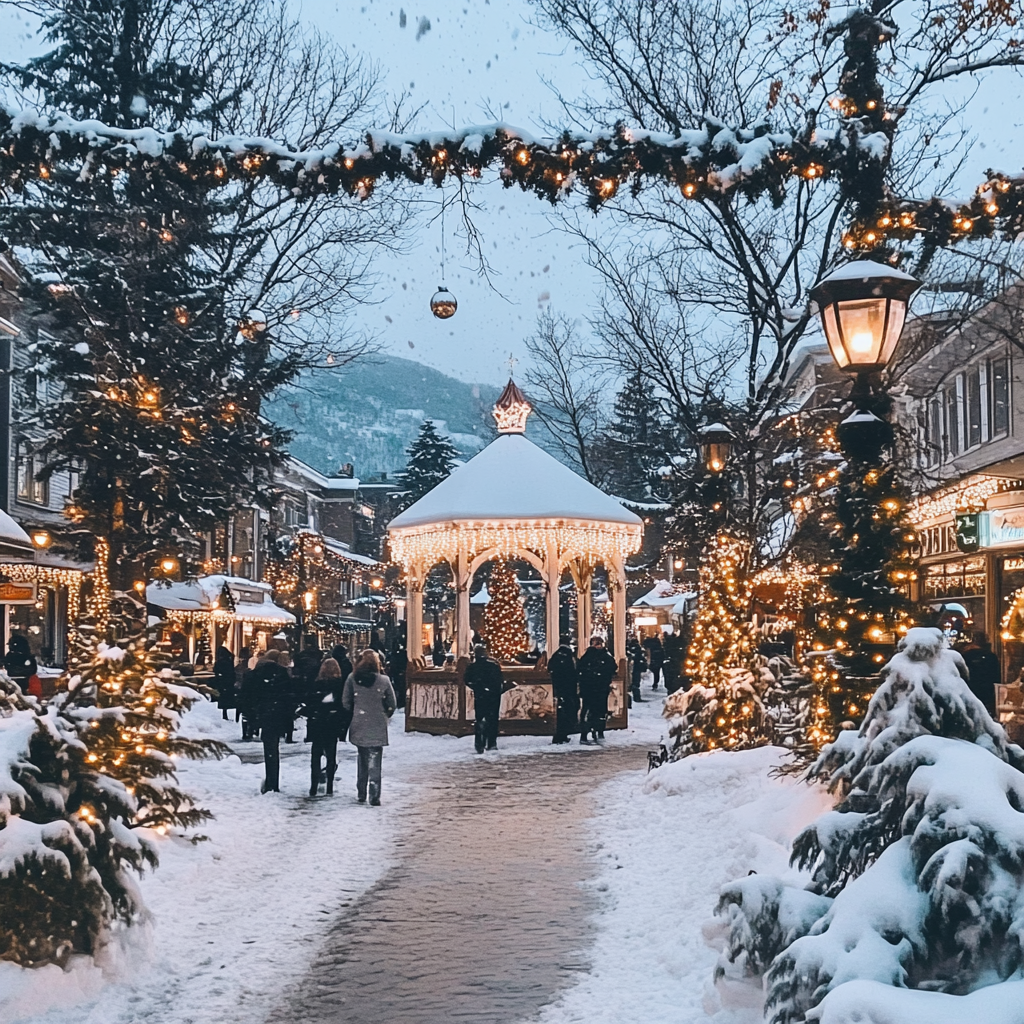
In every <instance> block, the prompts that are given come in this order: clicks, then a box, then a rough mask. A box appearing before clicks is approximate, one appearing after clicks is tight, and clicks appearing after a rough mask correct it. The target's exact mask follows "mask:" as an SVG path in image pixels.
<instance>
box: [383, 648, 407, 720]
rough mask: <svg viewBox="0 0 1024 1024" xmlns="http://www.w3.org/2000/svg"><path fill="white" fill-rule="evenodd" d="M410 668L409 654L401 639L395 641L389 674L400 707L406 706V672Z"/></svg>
mask: <svg viewBox="0 0 1024 1024" xmlns="http://www.w3.org/2000/svg"><path fill="white" fill-rule="evenodd" d="M408 670H409V655H408V654H407V653H406V651H405V648H404V647H403V646H402V644H401V641H399V640H396V641H395V647H394V650H392V652H391V660H390V662H389V664H388V675H390V676H391V685H392V686H393V687H394V688H395V700H396V702H397V703H398V706H399V707H400V708H404V707H405V673H406V672H407V671H408Z"/></svg>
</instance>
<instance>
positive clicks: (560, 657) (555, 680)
mask: <svg viewBox="0 0 1024 1024" xmlns="http://www.w3.org/2000/svg"><path fill="white" fill-rule="evenodd" d="M548 672H549V673H550V674H551V691H552V695H553V696H554V699H555V735H554V738H553V739H552V740H551V742H552V743H568V742H569V736H570V735H571V734H572V733H574V732H578V731H579V724H578V719H579V713H580V691H579V674H578V673H577V671H576V656H575V655H574V654H573V651H572V646H571V643H570V640H569V638H568V637H567V636H563V637H562V638H561V643H560V644H559V646H558V650H557V651H555V653H554V654H552V655H551V660H550V661H549V662H548Z"/></svg>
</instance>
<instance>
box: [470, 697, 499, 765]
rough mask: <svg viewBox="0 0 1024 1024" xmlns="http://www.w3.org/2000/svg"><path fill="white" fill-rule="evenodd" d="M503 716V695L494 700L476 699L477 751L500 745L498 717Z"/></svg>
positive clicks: (480, 751)
mask: <svg viewBox="0 0 1024 1024" xmlns="http://www.w3.org/2000/svg"><path fill="white" fill-rule="evenodd" d="M500 716H501V695H500V694H499V695H498V699H497V700H494V699H493V698H492V699H491V700H480V699H479V698H477V701H476V728H475V730H474V732H475V736H476V752H477V753H478V754H481V753H483V751H484V749H485V748H486V749H487V750H494V749H495V748H496V747H497V746H498V719H499V717H500Z"/></svg>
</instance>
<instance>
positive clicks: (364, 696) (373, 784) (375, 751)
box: [341, 650, 395, 807]
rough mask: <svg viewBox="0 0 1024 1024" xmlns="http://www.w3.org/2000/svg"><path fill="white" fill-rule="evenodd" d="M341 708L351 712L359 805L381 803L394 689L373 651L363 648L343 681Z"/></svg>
mask: <svg viewBox="0 0 1024 1024" xmlns="http://www.w3.org/2000/svg"><path fill="white" fill-rule="evenodd" d="M341 703H342V707H344V709H345V710H346V711H348V712H351V714H352V724H351V725H350V726H349V730H348V738H349V742H350V743H352V744H353V745H354V746H355V748H356V749H357V750H358V752H359V768H358V775H357V776H356V796H357V797H358V799H359V802H360V803H361V804H363V803H366V797H367V795H369V797H370V806H371V807H377V806H379V805H380V782H381V779H380V776H381V761H382V760H383V757H384V748H385V747H386V746H387V745H388V722H389V720H390V719H391V716H392V715H393V714H394V713H395V691H394V689H393V688H392V686H391V680H390V679H388V677H387V676H386V675H384V674H383V673H382V672H381V670H380V658H378V657H377V652H376V651H370V650H367V651H363V653H362V654H360V655H359V661H358V662H357V663H356V667H355V669H353V671H352V674H351V675H350V676H349V677H348V679H346V680H345V689H344V691H343V692H342V700H341Z"/></svg>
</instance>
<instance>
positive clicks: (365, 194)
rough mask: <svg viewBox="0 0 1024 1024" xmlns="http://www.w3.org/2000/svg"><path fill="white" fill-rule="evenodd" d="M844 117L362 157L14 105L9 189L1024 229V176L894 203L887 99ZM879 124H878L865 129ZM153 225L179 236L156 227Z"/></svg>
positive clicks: (894, 231) (5, 114) (452, 144)
mask: <svg viewBox="0 0 1024 1024" xmlns="http://www.w3.org/2000/svg"><path fill="white" fill-rule="evenodd" d="M879 45H880V44H879ZM868 102H872V101H868ZM833 112H834V115H835V117H836V126H835V128H834V129H833V130H827V131H822V130H821V129H822V127H824V126H823V125H820V124H817V125H814V124H812V123H811V122H810V119H809V120H808V123H806V124H805V125H804V126H801V127H800V128H798V129H791V130H772V129H771V128H770V127H769V126H768V125H766V124H762V125H758V126H756V127H754V128H745V127H742V126H735V125H734V126H728V125H724V124H722V123H721V122H718V121H715V120H713V119H710V118H709V119H707V120H706V121H704V122H703V123H699V124H697V125H694V126H693V127H692V128H689V129H685V130H682V131H681V132H680V133H679V135H678V136H670V135H667V134H663V133H656V132H649V131H642V130H638V129H630V128H627V127H624V126H618V127H616V128H615V129H614V130H612V131H606V132H587V133H584V132H569V131H566V132H563V133H562V134H561V135H560V136H558V137H557V138H554V139H537V138H534V137H533V136H531V135H530V134H529V133H527V132H524V131H521V130H519V129H516V128H512V127H510V126H508V125H505V124H493V125H485V126H475V127H470V128H466V129H463V130H461V131H453V132H450V133H444V137H442V138H439V137H438V133H429V134H423V135H414V134H410V135H395V134H392V133H389V132H370V133H369V134H368V135H367V136H366V137H365V139H364V140H363V142H362V143H361V144H359V145H357V146H354V147H352V148H345V146H344V145H343V144H342V143H340V142H339V143H333V144H329V145H325V146H323V147H320V148H317V149H316V150H310V151H303V150H298V149H293V148H291V147H289V146H287V145H284V144H277V143H270V142H267V141H266V140H263V139H255V138H254V139H251V140H240V139H238V138H237V137H233V138H231V139H230V140H229V139H223V140H214V139H209V138H207V137H205V136H201V135H195V136H193V135H191V134H189V133H188V132H185V131H178V132H157V131H154V130H153V129H148V128H146V129H134V130H128V129H118V128H112V127H107V126H104V125H101V124H98V123H97V122H95V121H89V122H87V123H86V122H79V121H76V120H75V119H73V118H71V117H69V116H67V115H61V114H58V115H47V114H44V113H41V112H32V111H13V110H10V109H3V110H0V180H3V181H4V183H5V184H6V185H7V186H8V187H9V188H10V189H11V190H12V191H19V190H21V189H23V188H25V186H26V185H27V184H28V183H29V182H31V181H32V180H43V181H48V180H50V179H52V178H53V177H54V176H55V175H73V176H75V177H76V179H77V180H79V181H81V182H83V183H87V182H88V181H89V179H90V178H95V177H98V176H114V175H116V174H119V173H122V172H130V173H137V174H141V175H151V174H153V173H155V172H159V173H161V174H164V175H167V176H169V177H172V178H174V177H177V178H180V179H182V180H183V181H186V180H187V181H188V182H190V183H192V184H194V183H196V182H198V183H200V184H201V185H204V186H205V187H206V188H208V189H210V190H213V189H217V188H221V187H224V186H226V185H228V184H230V183H232V182H234V181H238V180H245V181H252V180H257V179H266V180H269V181H272V182H273V183H274V184H276V185H277V186H278V187H279V188H281V189H282V190H285V191H288V192H290V193H291V194H292V195H294V196H296V197H300V198H308V197H312V196H316V195H333V194H336V193H338V192H343V193H345V194H347V195H349V196H352V197H353V198H356V199H359V200H366V199H368V198H369V197H370V196H371V195H372V194H373V191H374V186H375V184H376V182H377V181H378V180H380V179H387V180H389V181H394V180H397V179H405V180H407V181H411V182H414V183H416V184H424V183H426V182H428V181H429V182H431V183H433V184H434V185H435V186H437V187H440V186H442V185H443V184H444V183H445V182H446V181H447V180H449V179H455V180H456V181H463V180H466V179H476V178H479V177H480V176H481V174H482V172H483V171H484V170H485V169H487V168H496V169H497V171H498V175H499V178H500V180H501V182H502V184H503V185H505V187H509V188H510V187H519V188H521V189H522V190H524V191H529V192H533V193H535V194H536V195H538V196H540V197H542V198H545V199H547V200H549V201H550V202H552V203H555V202H558V201H560V200H563V199H565V198H566V197H567V196H568V195H569V194H570V193H572V192H574V191H577V190H578V191H582V192H584V193H585V195H586V202H587V205H588V206H590V207H591V208H592V209H594V210H597V209H599V208H600V207H601V206H602V205H603V204H604V203H606V202H608V201H610V200H611V199H613V198H614V197H615V196H616V195H617V194H618V193H619V192H620V191H621V190H622V189H623V188H627V189H628V190H629V192H630V193H631V194H632V195H636V194H637V193H638V192H639V191H640V190H641V189H642V188H643V186H644V184H645V183H647V182H650V181H660V182H663V183H665V184H668V185H671V186H673V187H675V188H677V189H678V190H679V194H680V195H681V196H682V197H683V198H684V199H688V200H693V201H698V202H699V201H703V200H709V201H720V200H721V199H723V198H728V197H733V196H736V197H740V198H742V199H745V200H750V201H753V200H757V199H760V198H762V197H767V198H768V199H769V200H770V201H771V202H772V203H773V204H775V205H779V204H780V203H781V202H782V201H783V199H784V197H785V194H786V192H787V190H788V189H789V188H790V187H791V186H792V185H793V183H795V182H797V181H802V182H807V183H817V182H822V181H827V180H830V179H836V180H837V182H838V186H839V188H840V189H841V190H842V191H843V192H845V193H846V194H848V195H849V196H850V197H851V198H853V199H854V200H855V202H854V206H855V208H856V209H857V211H858V213H857V216H856V217H855V219H854V220H853V221H852V223H851V224H850V225H849V227H848V229H847V230H846V232H845V234H844V236H843V244H844V245H845V246H846V248H847V249H849V250H851V251H858V252H860V251H870V250H873V249H877V248H880V247H885V246H887V245H889V244H890V243H891V242H893V241H902V242H909V241H912V240H917V241H920V242H922V243H924V244H925V245H926V246H929V247H931V246H948V245H950V244H954V243H957V242H960V241H964V240H968V239H977V238H987V237H991V236H993V235H996V234H999V235H1000V236H1001V237H1003V238H1006V239H1008V240H1009V239H1013V238H1015V237H1017V236H1018V235H1019V234H1020V232H1021V231H1022V230H1024V176H1009V175H1004V174H994V173H993V174H991V175H990V176H989V177H988V178H987V179H986V180H985V181H984V182H982V183H981V184H979V185H978V187H977V189H976V190H975V193H974V195H973V196H972V197H971V198H970V199H969V200H967V201H966V202H963V203H960V204H958V205H955V204H949V203H947V202H945V201H942V200H939V199H929V200H915V199H909V198H907V199H900V198H892V197H890V196H889V195H888V194H887V192H886V190H885V189H884V188H883V187H882V186H881V182H882V180H883V179H884V175H885V169H886V167H887V166H888V161H889V154H890V151H891V141H892V139H891V136H892V135H893V133H894V132H895V123H894V121H893V119H892V118H891V117H889V114H888V111H886V110H885V109H884V104H882V103H881V102H879V101H875V107H873V108H867V107H866V104H861V103H856V102H853V101H852V100H851V99H850V98H846V99H845V100H843V101H842V102H841V103H840V104H839V105H838V106H837V107H835V108H833ZM868 115H870V116H869V117H868ZM866 117H867V120H868V121H869V122H870V123H867V124H865V118H866ZM871 128H874V129H875V130H874V131H871V130H869V129H871ZM145 227H146V228H147V229H149V226H148V225H146V226H145ZM151 230H154V231H157V232H158V233H160V232H164V231H165V230H166V229H164V228H160V227H158V226H155V225H154V226H153V227H152V228H151ZM172 237H173V236H172ZM172 315H173V317H174V318H175V319H176V320H177V321H178V322H179V323H181V324H185V323H187V322H188V320H189V313H188V311H187V310H185V309H184V308H182V307H178V308H176V309H175V310H173V311H172Z"/></svg>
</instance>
